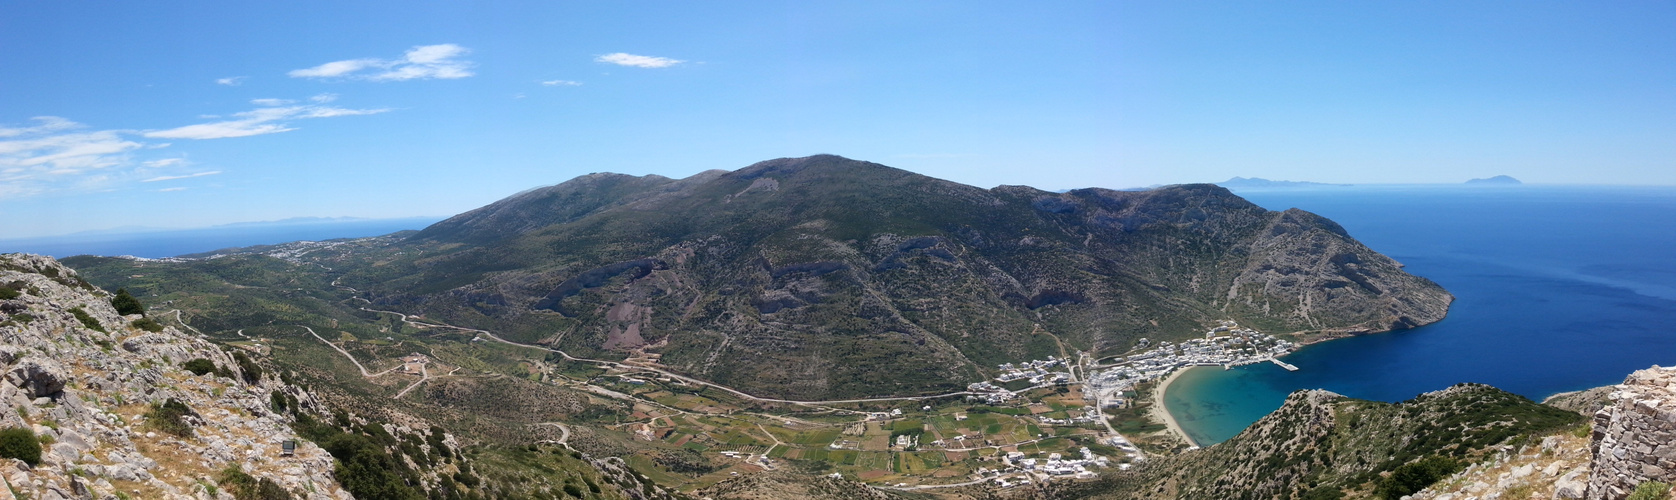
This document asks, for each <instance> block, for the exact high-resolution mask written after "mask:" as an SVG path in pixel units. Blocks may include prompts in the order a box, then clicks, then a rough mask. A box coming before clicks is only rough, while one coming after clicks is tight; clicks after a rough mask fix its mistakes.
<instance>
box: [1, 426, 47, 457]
mask: <svg viewBox="0 0 1676 500" xmlns="http://www.w3.org/2000/svg"><path fill="white" fill-rule="evenodd" d="M0 458H15V459H18V460H22V461H23V463H26V464H29V465H31V466H34V465H39V464H40V463H41V441H40V440H37V439H35V431H32V430H29V429H28V428H24V427H11V428H7V429H4V430H0Z"/></svg>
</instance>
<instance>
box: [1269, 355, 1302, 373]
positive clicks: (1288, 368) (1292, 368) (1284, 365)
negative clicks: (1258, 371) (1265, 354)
mask: <svg viewBox="0 0 1676 500" xmlns="http://www.w3.org/2000/svg"><path fill="white" fill-rule="evenodd" d="M1269 362H1271V363H1274V364H1276V365H1279V366H1280V367H1281V368H1285V369H1286V371H1289V372H1295V371H1298V367H1296V366H1292V365H1291V364H1289V363H1287V362H1285V361H1281V360H1278V359H1275V358H1269Z"/></svg>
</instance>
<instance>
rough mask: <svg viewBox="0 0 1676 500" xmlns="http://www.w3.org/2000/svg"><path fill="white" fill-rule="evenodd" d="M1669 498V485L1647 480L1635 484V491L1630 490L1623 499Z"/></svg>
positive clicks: (1649, 499) (1652, 499)
mask: <svg viewBox="0 0 1676 500" xmlns="http://www.w3.org/2000/svg"><path fill="white" fill-rule="evenodd" d="M1667 498H1670V485H1669V484H1665V483H1661V482H1658V481H1647V482H1645V483H1641V484H1638V485H1635V491H1632V492H1630V494H1629V497H1628V498H1626V499H1624V500H1664V499H1667Z"/></svg>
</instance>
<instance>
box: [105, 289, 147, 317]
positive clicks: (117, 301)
mask: <svg viewBox="0 0 1676 500" xmlns="http://www.w3.org/2000/svg"><path fill="white" fill-rule="evenodd" d="M111 307H115V308H116V313H117V314H121V315H123V316H127V315H130V314H139V315H142V316H143V315H145V304H141V303H140V299H136V298H134V296H133V295H129V294H128V289H127V288H118V289H116V296H115V297H111Z"/></svg>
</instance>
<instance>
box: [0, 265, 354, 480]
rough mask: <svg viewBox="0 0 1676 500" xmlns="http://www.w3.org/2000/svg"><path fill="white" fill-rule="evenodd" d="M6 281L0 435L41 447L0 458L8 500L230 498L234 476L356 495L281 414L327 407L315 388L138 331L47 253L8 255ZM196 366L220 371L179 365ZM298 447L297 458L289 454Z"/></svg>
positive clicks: (172, 335) (2, 279)
mask: <svg viewBox="0 0 1676 500" xmlns="http://www.w3.org/2000/svg"><path fill="white" fill-rule="evenodd" d="M0 286H3V287H4V288H5V289H6V290H0V294H4V295H0V297H9V298H5V299H4V300H0V366H3V367H4V370H5V371H4V373H5V382H4V383H0V401H4V402H5V404H6V406H7V407H8V408H7V409H6V411H4V412H0V429H13V428H21V429H28V430H29V431H32V432H33V434H34V435H35V436H36V441H38V442H40V443H41V444H42V445H43V446H42V450H41V451H42V453H41V454H40V457H39V460H38V461H37V462H36V463H34V464H29V463H27V462H26V460H18V459H8V460H4V461H0V479H3V480H4V483H5V486H6V487H5V488H0V499H11V498H32V499H71V498H101V499H103V498H205V499H207V498H233V496H231V492H230V491H229V487H228V485H222V484H220V483H221V482H224V481H227V480H229V478H231V479H232V480H233V481H235V482H237V481H244V480H248V481H250V482H251V483H250V484H263V483H267V484H271V485H277V486H278V487H280V488H283V489H284V490H286V491H288V492H290V493H291V494H293V495H295V496H297V497H300V498H309V499H330V498H351V496H350V495H349V494H348V493H346V492H344V491H343V490H342V489H341V488H339V486H338V485H337V483H336V482H335V481H334V480H333V479H332V476H331V473H332V457H331V455H329V454H327V453H326V451H325V450H322V449H321V448H320V447H318V446H315V445H314V444H313V443H310V442H308V441H304V440H301V439H298V437H297V436H296V435H295V434H294V433H293V432H292V431H291V428H290V427H289V425H288V423H287V421H286V419H285V417H284V415H283V414H281V413H278V412H275V411H273V410H271V409H270V403H271V402H272V401H274V400H275V397H274V396H275V395H276V394H278V395H279V397H278V399H280V400H287V401H295V403H296V404H298V405H301V406H303V407H313V406H316V405H317V404H318V403H317V402H315V401H314V399H313V398H312V397H310V396H309V394H308V393H307V392H304V391H302V390H299V389H298V388H297V387H294V386H290V385H288V384H285V383H283V382H281V381H279V380H276V379H275V378H273V377H263V376H261V375H260V374H258V373H252V372H254V371H255V370H260V368H259V367H257V366H256V365H254V364H252V363H251V362H250V361H248V360H246V361H245V363H242V365H243V366H241V363H240V362H239V360H238V359H236V358H235V356H234V355H233V354H232V353H229V352H228V351H226V350H223V349H222V348H221V347H218V346H216V345H214V344H211V343H210V342H209V341H206V340H203V339H200V338H197V337H196V336H195V335H190V334H187V333H183V332H181V331H179V330H177V329H175V328H174V327H162V326H161V325H159V324H156V323H146V322H142V323H140V325H141V326H135V322H136V321H139V320H141V319H142V316H141V315H138V314H134V315H129V316H122V315H120V314H118V313H117V311H116V310H115V309H114V308H113V307H112V305H111V295H110V294H109V293H107V292H104V291H102V290H99V289H97V288H94V287H93V286H91V285H88V284H87V282H85V281H82V280H81V278H79V277H77V276H76V274H75V272H74V271H71V270H70V269H69V268H66V267H63V266H62V265H60V264H58V263H57V262H56V261H54V260H52V259H50V258H46V257H39V256H32V255H20V254H9V255H0ZM142 326H143V327H145V328H149V329H153V330H157V331H155V332H153V331H147V330H146V329H142ZM192 360H206V361H203V362H199V365H198V366H208V367H210V368H211V371H210V372H208V373H205V374H203V375H197V374H194V373H193V372H191V371H188V370H187V369H185V368H183V367H182V365H183V364H185V363H187V362H189V361H192ZM205 362H207V363H208V364H207V365H203V364H202V363H205ZM217 372H219V374H217ZM13 432H14V433H15V431H13ZM288 440H289V441H294V442H296V450H295V453H294V455H291V456H282V455H281V452H282V450H281V447H282V443H283V442H284V441H288ZM8 444H10V442H8ZM0 448H4V449H7V450H10V448H7V447H0ZM229 468H237V470H242V472H243V474H244V476H240V475H237V474H229ZM241 486H242V484H241ZM252 487H253V488H254V487H255V486H252ZM268 487H269V488H271V487H272V486H268Z"/></svg>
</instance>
